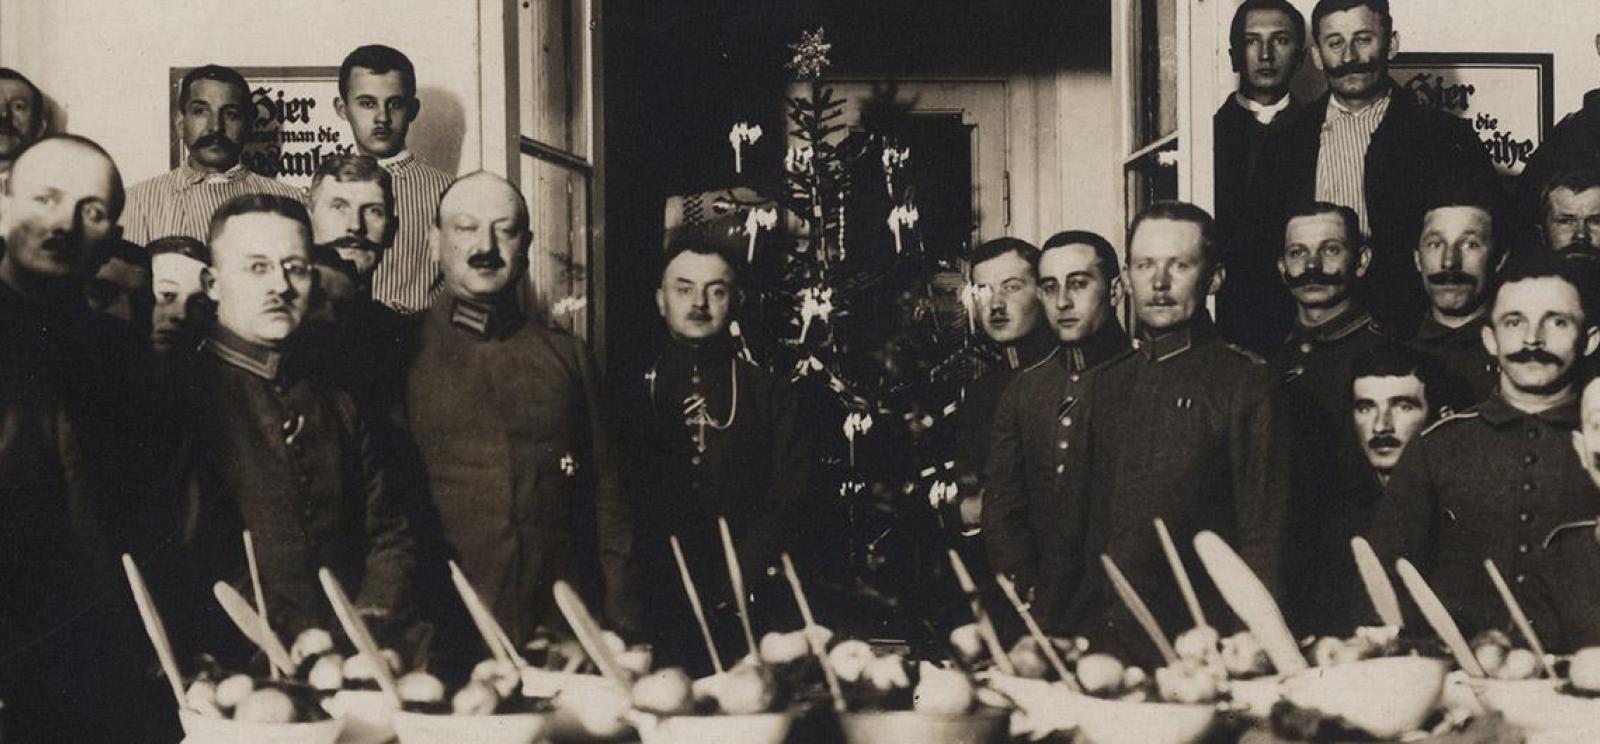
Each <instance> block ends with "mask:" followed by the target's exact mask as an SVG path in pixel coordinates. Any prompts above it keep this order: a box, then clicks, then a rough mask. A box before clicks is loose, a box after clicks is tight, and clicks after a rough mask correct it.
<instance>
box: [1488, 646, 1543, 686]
mask: <svg viewBox="0 0 1600 744" xmlns="http://www.w3.org/2000/svg"><path fill="white" fill-rule="evenodd" d="M1538 669H1539V657H1537V656H1535V655H1534V654H1533V652H1532V651H1529V650H1528V649H1525V648H1514V649H1511V650H1510V651H1507V652H1506V660H1505V663H1504V664H1502V665H1500V669H1499V670H1498V671H1496V672H1495V673H1494V676H1495V678H1497V679H1529V678H1531V677H1533V675H1534V673H1535V672H1537V671H1538Z"/></svg>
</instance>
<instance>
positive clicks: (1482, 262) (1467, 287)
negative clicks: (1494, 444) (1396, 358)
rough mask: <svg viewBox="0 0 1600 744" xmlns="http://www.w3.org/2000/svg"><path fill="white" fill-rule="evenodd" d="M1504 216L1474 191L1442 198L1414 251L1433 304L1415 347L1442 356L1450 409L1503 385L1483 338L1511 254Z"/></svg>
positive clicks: (1443, 391) (1443, 396)
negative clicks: (1498, 281)
mask: <svg viewBox="0 0 1600 744" xmlns="http://www.w3.org/2000/svg"><path fill="white" fill-rule="evenodd" d="M1498 222H1499V221H1498V220H1496V219H1495V209H1494V207H1493V206H1492V204H1491V203H1490V201H1489V200H1488V199H1485V198H1479V197H1474V196H1470V195H1468V196H1460V197H1455V196H1450V195H1446V196H1443V197H1440V198H1439V199H1437V200H1436V201H1435V203H1434V204H1433V205H1432V206H1431V207H1430V208H1429V209H1428V211H1427V212H1426V213H1424V214H1423V217H1422V231H1421V234H1420V237H1419V238H1418V239H1417V243H1416V249H1415V251H1414V256H1415V261H1416V266H1417V273H1419V274H1421V275H1422V287H1423V289H1424V290H1425V291H1426V292H1427V295H1428V306H1429V309H1428V314H1427V316H1425V317H1424V318H1423V319H1422V325H1421V326H1420V327H1418V328H1417V335H1416V336H1415V337H1414V338H1412V339H1411V345H1412V347H1414V348H1416V349H1417V350H1419V351H1421V352H1423V353H1425V354H1428V355H1430V356H1432V357H1433V358H1434V359H1436V360H1438V362H1439V366H1440V367H1441V368H1442V372H1443V373H1444V379H1443V381H1442V383H1441V385H1440V390H1439V395H1438V402H1439V403H1440V404H1442V405H1444V406H1447V407H1449V408H1450V409H1452V410H1457V411H1460V410H1463V409H1465V408H1468V407H1470V406H1472V405H1473V404H1476V403H1479V402H1481V401H1483V400H1484V399H1485V398H1487V397H1488V396H1489V394H1490V393H1492V392H1494V390H1495V388H1496V387H1498V385H1499V384H1500V368H1499V366H1498V364H1497V362H1496V361H1495V358H1494V355H1493V354H1490V353H1489V352H1488V351H1487V350H1485V349H1484V346H1483V342H1482V340H1481V338H1482V335H1483V328H1484V326H1485V325H1486V324H1487V323H1488V320H1489V316H1488V313H1489V308H1488V306H1487V304H1486V302H1485V300H1487V299H1488V297H1489V295H1490V294H1491V290H1492V289H1493V287H1492V285H1493V283H1494V275H1495V273H1496V272H1498V271H1499V270H1500V268H1501V267H1502V266H1504V265H1505V262H1506V254H1507V253H1508V251H1507V250H1506V246H1505V241H1504V240H1503V239H1502V237H1503V236H1502V235H1501V233H1502V232H1503V231H1502V230H1501V229H1499V228H1498V227H1497V224H1498Z"/></svg>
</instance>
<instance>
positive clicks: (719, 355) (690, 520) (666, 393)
mask: <svg viewBox="0 0 1600 744" xmlns="http://www.w3.org/2000/svg"><path fill="white" fill-rule="evenodd" d="M690 240H692V241H694V242H680V243H678V244H677V245H675V246H674V247H673V248H672V249H670V250H669V255H670V258H669V259H668V260H667V265H666V269H665V270H664V271H663V272H662V275H661V286H660V288H659V289H657V290H656V306H657V308H658V309H659V310H660V311H661V317H662V319H663V320H665V321H666V326H667V332H668V339H667V341H666V344H665V346H664V347H663V349H662V352H661V354H660V356H658V357H657V358H656V360H655V363H654V364H652V365H651V367H650V371H649V372H648V373H646V374H645V377H644V383H645V384H644V385H643V386H642V389H640V390H638V391H637V392H636V393H635V394H634V395H633V396H631V397H632V400H631V401H630V404H629V406H628V409H629V410H632V411H639V412H641V413H647V415H644V416H641V417H640V418H639V419H638V420H637V421H636V422H635V423H636V425H635V426H634V427H630V429H629V431H630V434H632V435H635V436H637V442H635V443H634V446H629V447H628V448H627V451H628V452H630V453H632V454H633V456H634V457H636V458H638V459H639V460H640V461H642V462H639V463H638V469H637V470H636V475H637V476H638V478H639V482H638V483H636V484H634V485H633V487H631V488H630V489H629V490H630V492H631V493H632V496H633V499H634V503H635V504H636V505H637V507H636V508H637V513H638V514H639V517H640V518H639V520H638V524H639V541H640V544H639V553H640V555H641V556H643V558H642V559H641V560H640V565H641V566H642V567H643V570H644V571H646V572H647V573H646V576H647V578H646V581H645V586H648V587H650V602H649V605H648V606H649V607H650V609H651V612H652V615H653V617H652V619H651V622H650V623H649V625H650V626H651V627H652V628H653V629H654V630H655V631H656V633H657V635H658V637H659V638H660V639H661V641H662V644H661V645H660V646H658V647H657V648H658V649H659V652H660V655H659V657H658V658H661V659H665V660H667V663H671V664H683V665H689V666H691V667H704V671H707V672H709V670H710V665H709V661H710V660H709V659H708V658H707V657H706V654H705V650H704V647H703V646H702V643H701V639H700V635H699V632H698V630H696V626H695V621H694V616H693V615H692V614H690V608H689V604H688V600H687V598H686V596H685V594H684V591H683V586H682V584H681V582H680V581H679V579H678V572H677V570H676V568H675V564H674V562H673V557H672V553H671V552H670V550H669V543H668V539H669V537H670V536H672V535H676V536H677V537H678V539H679V540H680V541H681V542H682V545H683V550H684V553H685V555H686V557H687V560H688V562H689V565H691V566H692V567H693V571H694V577H695V580H696V582H697V583H698V584H699V587H700V590H701V594H702V597H703V598H704V600H705V601H706V604H707V607H708V609H709V610H710V612H711V615H712V617H711V618H710V619H711V621H712V622H713V629H714V631H716V635H717V638H718V640H719V641H721V642H720V643H719V646H720V647H721V648H722V649H723V650H724V651H725V652H726V653H727V655H726V656H725V658H726V659H729V660H731V659H733V658H735V657H736V656H737V655H738V654H736V653H734V649H735V648H736V647H743V645H744V640H743V637H742V636H741V635H740V634H739V631H738V627H739V626H738V624H737V621H736V620H735V619H734V618H733V616H732V615H731V614H730V613H729V612H728V611H729V610H730V609H731V608H732V606H733V605H732V604H731V601H730V600H732V595H731V593H730V592H729V590H728V587H729V585H730V584H729V581H728V578H727V572H726V570H725V566H726V563H725V561H724V560H723V552H722V542H721V539H720V536H719V535H718V529H717V518H718V517H726V518H727V520H728V524H729V528H730V532H731V534H732V536H733V540H734V543H735V545H736V546H737V547H738V551H739V559H740V562H741V573H742V574H743V576H744V577H745V580H746V581H747V582H749V583H750V584H751V585H752V586H754V585H756V584H757V583H758V582H761V581H763V580H765V579H766V577H767V569H768V567H770V566H773V565H775V564H776V563H777V560H778V555H779V553H781V552H783V551H785V550H789V549H791V547H792V546H793V544H794V538H795V537H796V535H795V534H794V525H795V524H796V523H797V522H799V521H800V517H801V512H802V510H803V509H804V508H805V497H806V483H807V478H806V476H807V472H806V471H807V467H808V465H809V463H810V442H809V440H808V438H807V437H806V436H805V433H804V427H803V426H802V425H801V423H800V405H799V401H798V399H797V396H796V393H795V391H794V390H793V389H792V388H791V387H790V386H789V384H788V381H787V380H785V379H783V378H781V377H777V376H774V375H773V374H771V373H769V372H767V371H766V370H764V369H762V368H760V367H757V366H756V365H755V364H753V363H751V362H749V361H746V360H745V359H743V358H741V355H740V354H739V348H740V347H739V342H738V340H737V339H735V338H734V337H732V336H731V335H730V334H729V332H728V328H729V323H730V322H731V321H732V318H733V316H732V310H733V305H734V301H735V297H736V295H737V291H738V289H737V286H738V285H737V278H736V275H735V272H734V267H733V264H732V263H730V262H729V261H728V259H727V257H726V256H725V255H723V254H722V253H719V252H717V251H716V250H715V249H713V248H710V247H706V246H705V244H704V243H702V242H699V241H698V240H694V239H693V238H691V239H690ZM718 610H721V612H719V611H718Z"/></svg>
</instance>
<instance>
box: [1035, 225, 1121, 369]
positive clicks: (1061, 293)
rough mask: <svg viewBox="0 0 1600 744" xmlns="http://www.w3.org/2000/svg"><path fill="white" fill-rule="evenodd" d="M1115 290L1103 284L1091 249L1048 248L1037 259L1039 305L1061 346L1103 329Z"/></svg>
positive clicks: (1082, 246)
mask: <svg viewBox="0 0 1600 744" xmlns="http://www.w3.org/2000/svg"><path fill="white" fill-rule="evenodd" d="M1117 291H1118V290H1117V289H1116V288H1113V287H1112V283H1111V282H1108V281H1106V276H1105V272H1104V271H1102V270H1101V267H1100V261H1099V259H1098V257H1097V255H1096V254H1095V251H1094V246H1091V245H1085V244H1083V243H1073V244H1070V245H1063V246H1057V247H1054V248H1048V249H1046V250H1045V252H1044V253H1043V254H1041V255H1040V256H1039V302H1040V303H1041V304H1043V305H1044V317H1045V320H1047V321H1049V322H1050V325H1051V327H1052V328H1054V329H1055V331H1056V338H1057V339H1059V340H1060V341H1061V342H1062V343H1064V344H1072V343H1077V342H1079V341H1082V340H1083V339H1085V338H1088V337H1089V336H1091V335H1093V334H1094V333H1095V332H1096V331H1098V330H1100V329H1101V328H1103V327H1104V326H1105V324H1106V321H1108V320H1110V319H1111V316H1112V315H1113V314H1114V312H1115V311H1114V310H1113V309H1112V307H1113V305H1115V304H1116V299H1114V297H1113V295H1114V293H1116V292H1117Z"/></svg>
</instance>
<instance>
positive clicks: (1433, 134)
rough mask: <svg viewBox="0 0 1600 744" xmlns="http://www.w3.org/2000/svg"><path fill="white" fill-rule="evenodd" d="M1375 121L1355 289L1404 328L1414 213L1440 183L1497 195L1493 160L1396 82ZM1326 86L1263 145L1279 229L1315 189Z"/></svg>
mask: <svg viewBox="0 0 1600 744" xmlns="http://www.w3.org/2000/svg"><path fill="white" fill-rule="evenodd" d="M1391 90H1392V93H1391V94H1390V95H1392V96H1393V100H1391V101H1390V102H1389V110H1388V111H1387V112H1386V113H1385V114H1384V117H1383V122H1382V123H1381V124H1379V125H1378V129H1377V131H1375V132H1373V134H1372V144H1371V145H1370V146H1369V147H1368V148H1367V157H1366V178H1365V183H1366V197H1367V217H1368V222H1369V224H1370V226H1371V230H1372V235H1371V241H1370V244H1371V246H1372V264H1371V266H1370V267H1369V269H1368V270H1367V276H1366V278H1365V279H1364V280H1363V281H1362V282H1361V283H1360V284H1359V285H1358V289H1359V290H1360V294H1359V295H1358V296H1359V297H1360V298H1361V299H1362V301H1363V304H1364V305H1366V307H1367V308H1368V309H1369V310H1371V311H1372V315H1373V317H1375V318H1377V320H1378V322H1379V324H1381V325H1382V326H1383V327H1385V328H1388V329H1391V330H1393V331H1394V332H1396V333H1398V334H1400V335H1402V336H1404V335H1408V334H1409V333H1410V331H1411V329H1413V328H1416V327H1417V323H1418V322H1419V321H1420V320H1421V318H1422V313H1423V311H1424V310H1425V309H1426V308H1427V306H1428V301H1427V297H1426V296H1425V295H1424V293H1423V290H1422V280H1421V279H1420V278H1419V277H1418V275H1417V270H1416V265H1415V263H1414V262H1413V260H1412V251H1413V249H1414V248H1415V247H1416V244H1417V239H1418V237H1419V236H1420V234H1421V232H1422V215H1423V213H1424V212H1425V211H1426V210H1427V207H1428V204H1429V202H1430V200H1432V199H1434V198H1435V197H1436V195H1438V194H1439V193H1441V192H1442V190H1444V189H1449V190H1450V191H1451V193H1455V192H1456V191H1457V190H1458V189H1460V190H1467V191H1470V192H1471V193H1474V194H1491V195H1495V197H1496V198H1498V197H1499V195H1500V193H1501V191H1500V184H1499V182H1498V181H1497V180H1496V179H1497V177H1496V176H1495V171H1494V165H1493V164H1492V163H1491V162H1490V161H1489V155H1488V153H1486V152H1485V151H1484V149H1483V145H1482V143H1481V142H1479V140H1478V137H1477V135H1476V134H1474V133H1473V131H1472V125H1471V124H1470V123H1468V122H1467V121H1465V120H1462V119H1458V118H1456V117H1454V116H1451V115H1449V114H1446V113H1444V112H1441V111H1438V110H1435V109H1431V108H1427V107H1425V106H1423V105H1422V104H1420V103H1418V102H1417V100H1416V98H1415V97H1413V96H1412V95H1410V94H1409V93H1408V92H1407V91H1406V90H1405V89H1404V88H1401V87H1400V86H1399V85H1393V86H1392V88H1391ZM1329 95H1330V94H1324V95H1323V96H1322V97H1320V98H1318V99H1317V100H1315V101H1313V102H1311V103H1310V104H1308V105H1307V106H1306V108H1305V109H1304V110H1303V111H1302V112H1301V114H1300V115H1299V116H1297V117H1295V119H1294V120H1293V121H1292V122H1291V123H1290V126H1289V128H1288V129H1286V130H1285V131H1284V132H1283V136H1282V137H1281V138H1279V139H1278V140H1276V142H1275V146H1274V147H1273V148H1272V149H1271V150H1270V151H1269V152H1268V154H1267V158H1268V162H1267V163H1266V165H1265V170H1266V171H1267V172H1268V173H1271V174H1274V176H1275V177H1276V179H1277V185H1276V188H1273V189H1271V190H1270V192H1269V193H1270V194H1272V195H1273V198H1274V199H1275V200H1276V204H1275V206H1274V207H1273V208H1272V209H1273V211H1274V212H1275V213H1276V219H1275V223H1276V225H1277V228H1278V229H1277V232H1278V234H1279V235H1281V234H1283V230H1282V228H1283V225H1284V223H1285V222H1286V221H1287V218H1286V215H1287V213H1288V211H1289V210H1290V209H1293V208H1294V207H1295V206H1296V205H1297V204H1304V203H1307V202H1310V201H1312V200H1313V199H1314V198H1315V197H1316V193H1317V158H1318V155H1319V154H1320V152H1321V149H1322V145H1321V136H1322V127H1323V125H1324V124H1325V123H1326V122H1327V118H1328V98H1329Z"/></svg>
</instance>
